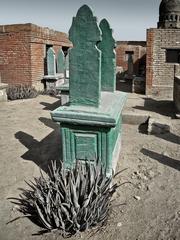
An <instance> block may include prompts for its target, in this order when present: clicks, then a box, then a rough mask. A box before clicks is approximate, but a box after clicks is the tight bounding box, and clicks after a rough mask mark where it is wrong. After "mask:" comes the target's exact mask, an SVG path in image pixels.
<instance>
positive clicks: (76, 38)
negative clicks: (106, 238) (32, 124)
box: [51, 5, 126, 175]
mask: <svg viewBox="0 0 180 240" xmlns="http://www.w3.org/2000/svg"><path fill="white" fill-rule="evenodd" d="M100 27H101V29H102V32H104V35H105V37H107V39H106V40H104V41H103V42H102V44H101V45H100V43H99V41H101V40H102V36H103V34H101V30H100V28H99V27H98V24H97V19H96V18H95V17H94V16H93V13H92V11H91V9H90V8H89V7H88V6H87V5H84V6H82V7H81V8H80V9H79V11H78V12H77V15H76V17H74V18H73V23H72V26H71V28H70V31H69V36H70V40H71V41H72V43H73V48H72V49H71V50H70V52H69V59H70V65H69V71H70V76H69V77H70V79H69V95H70V96H69V103H68V104H65V105H64V106H61V107H59V108H57V109H55V110H54V111H53V112H51V116H52V119H53V120H54V121H56V122H60V123H61V136H62V144H63V161H64V164H65V167H66V168H71V167H73V166H74V164H75V163H76V161H77V160H80V161H84V162H85V161H87V160H88V161H90V162H92V163H94V164H96V161H97V160H99V161H100V162H101V163H102V165H103V166H104V168H105V169H106V173H107V175H111V174H112V169H113V168H115V165H116V162H117V159H118V157H119V151H120V143H121V125H122V123H121V112H122V109H123V106H124V103H125V100H126V94H125V93H122V92H118V91H114V90H115V78H114V75H115V67H114V60H115V54H114V46H115V43H114V39H113V38H112V30H111V29H110V27H109V24H108V23H107V21H106V20H103V21H102V22H101V24H100ZM106 30H107V34H105V31H106ZM106 44H107V51H106V49H105V48H106ZM97 45H98V46H99V48H100V49H101V50H100V49H98V47H97ZM106 52H107V53H106ZM103 54H104V55H103ZM102 61H104V63H103V66H102V67H101V63H102ZM106 65H108V69H109V70H108V71H110V73H111V74H110V80H109V78H108V77H109V72H106V69H105V68H106ZM103 69H104V70H103ZM104 71H105V73H104ZM102 72H103V74H102ZM102 76H103V77H104V79H103V77H102ZM102 86H103V87H102Z"/></svg>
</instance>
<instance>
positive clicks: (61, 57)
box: [57, 49, 65, 73]
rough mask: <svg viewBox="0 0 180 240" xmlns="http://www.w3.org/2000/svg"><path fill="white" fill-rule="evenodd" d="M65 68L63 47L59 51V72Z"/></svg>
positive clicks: (62, 71)
mask: <svg viewBox="0 0 180 240" xmlns="http://www.w3.org/2000/svg"><path fill="white" fill-rule="evenodd" d="M64 69H65V58H64V53H63V51H62V49H60V50H59V51H58V55H57V73H64Z"/></svg>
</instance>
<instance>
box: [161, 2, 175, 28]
mask: <svg viewBox="0 0 180 240" xmlns="http://www.w3.org/2000/svg"><path fill="white" fill-rule="evenodd" d="M158 28H180V0H162V1H161V4H160V7H159V22H158Z"/></svg>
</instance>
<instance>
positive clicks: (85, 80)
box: [69, 5, 101, 107]
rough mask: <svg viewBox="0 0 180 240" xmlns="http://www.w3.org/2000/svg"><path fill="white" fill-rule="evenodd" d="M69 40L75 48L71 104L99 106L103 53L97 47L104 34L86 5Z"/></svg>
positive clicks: (72, 54) (72, 67)
mask: <svg viewBox="0 0 180 240" xmlns="http://www.w3.org/2000/svg"><path fill="white" fill-rule="evenodd" d="M69 38H70V40H71V41H72V43H73V46H74V47H73V48H72V49H71V50H70V51H69V60H70V65H69V78H70V81H69V82H70V84H69V97H70V104H71V105H87V106H95V107H98V106H99V103H100V90H101V71H100V61H101V52H100V51H99V50H98V49H97V47H96V44H97V42H98V41H100V40H101V32H100V29H99V27H98V25H97V19H96V17H94V16H93V13H92V11H91V9H90V8H89V7H88V6H87V5H84V6H82V7H81V8H80V9H79V10H78V12H77V15H76V17H74V18H73V22H72V26H71V28H70V31H69Z"/></svg>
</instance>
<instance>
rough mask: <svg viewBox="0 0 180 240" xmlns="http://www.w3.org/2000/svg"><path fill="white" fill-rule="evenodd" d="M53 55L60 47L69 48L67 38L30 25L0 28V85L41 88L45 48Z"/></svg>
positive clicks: (58, 33) (61, 34)
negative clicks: (22, 85) (49, 47)
mask: <svg viewBox="0 0 180 240" xmlns="http://www.w3.org/2000/svg"><path fill="white" fill-rule="evenodd" d="M47 45H51V46H53V48H54V50H55V52H56V54H57V52H58V49H59V48H61V47H70V46H72V44H71V43H70V41H69V40H68V37H67V34H65V33H61V32H57V31H54V30H51V29H48V28H42V27H39V26H36V25H34V24H31V23H28V24H14V25H3V26H2V25H1V26H0V49H1V51H0V73H1V80H2V82H3V83H8V84H9V85H15V84H31V85H34V86H36V87H37V88H42V84H41V80H42V78H43V76H44V68H45V66H44V65H45V64H44V60H45V56H46V46H47Z"/></svg>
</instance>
